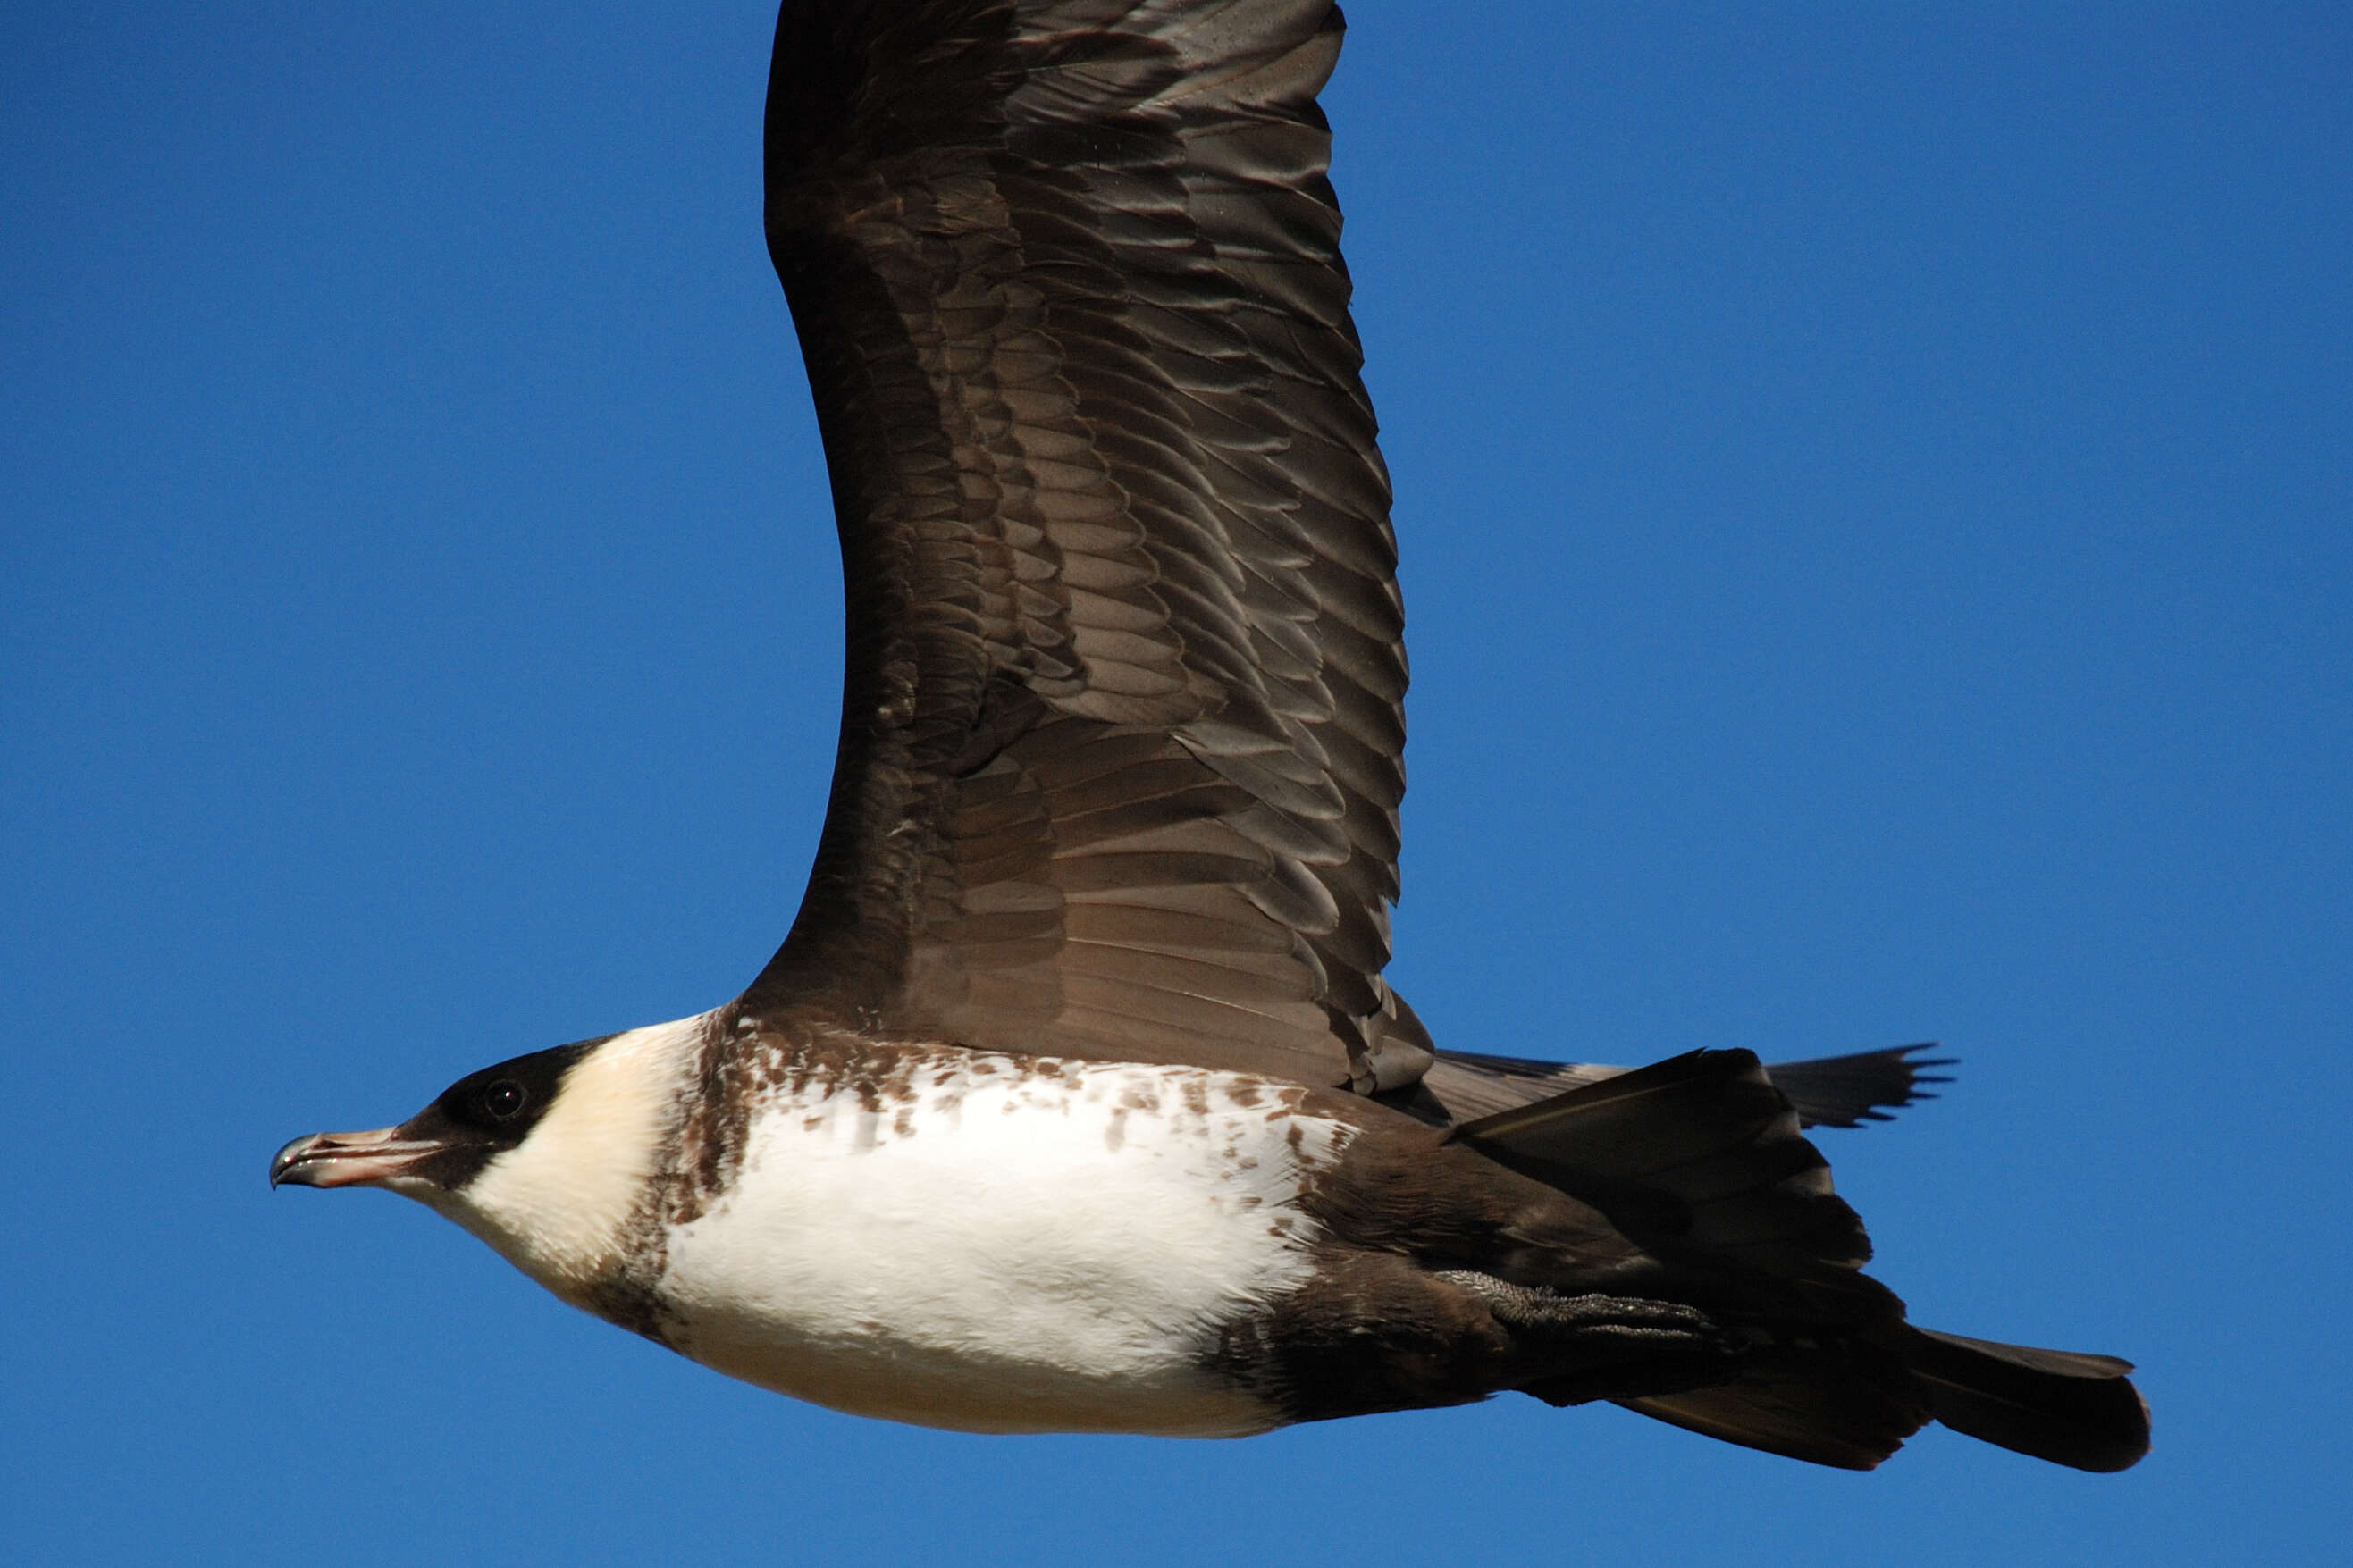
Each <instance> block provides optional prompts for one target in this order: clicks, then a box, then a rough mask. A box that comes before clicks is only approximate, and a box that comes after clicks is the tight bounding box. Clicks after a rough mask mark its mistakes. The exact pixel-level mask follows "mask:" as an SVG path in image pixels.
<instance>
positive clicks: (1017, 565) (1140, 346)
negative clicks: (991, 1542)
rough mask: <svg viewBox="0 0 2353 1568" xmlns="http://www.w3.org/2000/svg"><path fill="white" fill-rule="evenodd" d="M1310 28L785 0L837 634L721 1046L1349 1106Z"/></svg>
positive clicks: (1404, 1053) (1322, 258)
mask: <svg viewBox="0 0 2353 1568" xmlns="http://www.w3.org/2000/svg"><path fill="white" fill-rule="evenodd" d="M1340 31H1341V21H1340V16H1339V14H1338V12H1337V11H1336V10H1335V9H1333V8H1332V6H1331V5H1329V4H1327V3H1325V0H1227V3H1223V4H1220V3H1219V0H1206V3H1205V0H1182V3H1181V4H1168V3H1166V0H1150V3H1137V0H1060V3H1043V0H1037V3H1032V0H1024V3H1021V4H1010V3H1006V0H897V3H889V0H870V3H859V0H835V3H830V4H816V3H807V0H789V3H787V4H786V5H785V7H784V11H783V15H782V16H781V18H780V19H779V21H778V25H777V33H776V59H775V65H774V68H773V74H772V76H771V79H770V83H769V91H768V120H767V182H768V185H767V229H768V245H769V250H770V253H771V255H772V256H773V257H774V258H775V260H776V271H777V273H778V275H779V276H780V277H781V278H782V279H783V280H784V286H785V293H786V299H787V300H789V301H790V303H791V306H792V312H793V320H794V322H795V324H796V326H797V329H798V331H799V334H800V342H801V350H802V353H803V356H804V358H805V360H806V361H807V369H808V376H809V384H810V387H811V390H812V391H813V392H814V394H815V395H816V399H817V408H818V423H819V426H820V428H821V430H822V431H823V434H824V438H825V450H826V460H827V463H828V468H829V469H830V471H831V475H832V482H833V493H834V507H835V510H836V513H837V515H838V520H839V526H840V531H841V547H842V557H843V563H844V571H845V575H846V579H847V591H848V598H849V661H848V673H847V676H846V679H845V687H846V690H845V694H844V698H843V712H842V726H841V750H840V756H839V762H838V763H837V766H836V771H835V773H834V782H833V795H832V800H831V804H830V806H829V809H828V815H827V819H826V826H825V833H824V837H823V839H822V841H821V843H820V845H819V847H818V857H817V864H816V868H815V870H814V871H813V872H812V874H811V877H810V880H809V888H808V893H807V899H806V900H805V902H804V903H803V905H802V908H801V911H800V915H799V918H798V919H797V921H796V922H795V923H794V926H793V931H792V934H791V935H790V937H789V938H788V939H787V940H786V942H785V945H784V947H783V949H782V951H780V952H778V953H777V954H776V958H775V959H774V960H772V961H771V962H770V963H769V964H768V967H767V968H766V969H765V971H764V972H762V973H761V975H760V977H759V978H758V979H757V980H756V981H755V982H754V984H753V986H752V988H751V989H750V990H749V991H748V992H746V993H745V996H744V1003H743V1005H744V1007H745V1008H746V1010H748V1011H749V1012H751V1013H753V1014H754V1015H755V1016H769V1017H775V1016H781V1015H783V1014H785V1013H786V1012H789V1011H797V1012H799V1013H801V1014H804V1015H814V1016H818V1017H823V1018H828V1019H830V1020H831V1021H834V1022H837V1023H839V1024H840V1025H842V1026H847V1027H850V1028H853V1029H857V1030H860V1031H867V1032H873V1033H879V1034H884V1035H890V1036H894V1037H926V1038H933V1039H944V1040H950V1041H955V1042H960V1043H963V1044H966V1045H973V1046H986V1047H1000V1048H1005V1049H1011V1050H1019V1051H1031V1052H1050V1053H1056V1054H1065V1055H1077V1056H1090V1057H1098V1058H1119V1059H1131V1060H1140V1061H1176V1062H1191V1063H1198V1064H1202V1065H1208V1066H1217V1067H1228V1068H1246V1069H1250V1070H1255V1071H1261V1072H1268V1073H1274V1074H1279V1075H1282V1076H1285V1077H1290V1078H1293V1079H1303V1080H1306V1081H1310V1082H1316V1083H1328V1084H1337V1083H1353V1084H1355V1085H1356V1087H1357V1088H1358V1089H1373V1088H1375V1087H1376V1086H1378V1087H1384V1088H1386V1087H1389V1086H1391V1085H1395V1084H1398V1083H1403V1082H1410V1081H1411V1080H1412V1079H1413V1078H1414V1077H1415V1076H1417V1075H1418V1074H1419V1072H1420V1071H1421V1069H1422V1068H1423V1067H1424V1066H1425V1065H1426V1064H1427V1062H1428V1061H1429V1059H1430V1058H1429V1053H1428V1050H1427V1049H1426V1037H1424V1035H1423V1034H1422V1031H1421V1029H1420V1026H1419V1024H1418V1023H1416V1022H1415V1021H1414V1020H1413V1017H1412V1015H1411V1014H1410V1012H1409V1011H1407V1010H1406V1009H1404V1008H1403V1006H1402V1005H1401V1004H1399V1003H1398V1001H1397V1000H1396V998H1395V997H1394V996H1392V995H1391V994H1389V993H1388V990H1387V989H1386V987H1385V986H1384V985H1383V984H1382V982H1381V980H1380V978H1379V974H1380V970H1381V967H1382V965H1383V964H1384V963H1386V962H1387V961H1388V904H1389V901H1390V900H1393V899H1394V898H1395V897H1396V895H1397V847H1398V838H1397V808H1398V798H1399V796H1400V795H1402V794H1403V791H1404V774H1403V772H1402V769H1401V766H1400V763H1399V754H1400V752H1401V751H1402V749H1403V745H1404V726H1403V719H1402V712H1401V709H1400V706H1399V704H1400V701H1401V700H1402V699H1403V697H1404V694H1405V685H1406V668H1405V655H1404V651H1403V644H1402V640H1401V639H1402V616H1401V612H1400V610H1399V607H1398V593H1397V587H1396V583H1395V580H1394V566H1395V559H1396V552H1395V542H1394V540H1393V537H1392V535H1391V533H1390V531H1389V526H1388V500H1389V496H1388V479H1387V475H1386V472H1385V470H1384V469H1383V468H1382V465H1381V460H1380V457H1379V455H1378V453H1377V450H1376V448H1375V446H1374V426H1373V416H1372V410H1371V407H1370V406H1369V405H1368V404H1367V402H1366V397H1365V393H1364V389H1363V387H1362V385H1361V384H1359V382H1358V380H1357V368H1358V365H1359V363H1360V360H1361V356H1360V354H1359V352H1358V349H1357V343H1356V332H1355V330H1354V328H1353V327H1352V325H1351V324H1350V322H1349V320H1348V312H1347V302H1348V279H1347V274H1346V272H1345V269H1344V268H1343V267H1342V265H1341V261H1340V255H1339V250H1338V239H1339V232H1340V215H1339V210H1338V208H1337V206H1336V205H1335V202H1334V198H1333V195H1332V188H1331V185H1330V184H1329V183H1328V182H1327V181H1326V180H1325V178H1324V169H1325V164H1326V161H1327V157H1328V153H1329V145H1330V134H1329V131H1328V129H1327V127H1326V125H1325V123H1324V117H1323V114H1322V112H1321V111H1320V110H1318V109H1317V108H1316V106H1315V94H1316V91H1317V89H1319V88H1320V87H1321V86H1322V85H1323V82H1324V79H1325V78H1326V76H1328V75H1329V74H1330V71H1331V68H1332V65H1333V61H1334V59H1335V58H1336V56H1337V54H1338V50H1339V44H1340Z"/></svg>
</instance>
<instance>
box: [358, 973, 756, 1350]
mask: <svg viewBox="0 0 2353 1568" xmlns="http://www.w3.org/2000/svg"><path fill="white" fill-rule="evenodd" d="M709 1016H710V1015H708V1014H698V1015H696V1016H694V1017H691V1018H681V1019H679V1020H677V1021H676V1022H675V1023H670V1024H654V1025H650V1026H648V1027H645V1028H642V1029H631V1030H629V1031H628V1033H626V1034H620V1035H616V1036H614V1037H612V1038H611V1039H609V1040H607V1041H606V1042H605V1043H604V1044H603V1045H601V1046H598V1047H596V1048H595V1049H594V1050H591V1051H590V1052H588V1053H587V1054H586V1056H584V1057H582V1058H580V1060H579V1061H578V1062H577V1063H576V1064H575V1066H574V1067H573V1068H572V1070H571V1071H570V1072H568V1073H566V1074H565V1078H564V1085H563V1088H562V1089H561V1091H560V1092H558V1093H557V1095H556V1097H555V1100H554V1103H553V1104H551V1105H550V1106H549V1107H548V1109H547V1113H546V1114H545V1115H544V1116H543V1117H541V1118H540V1120H539V1121H538V1123H537V1124H536V1125H535V1126H533V1128H532V1130H531V1136H530V1137H528V1138H526V1139H524V1140H523V1142H522V1144H521V1145H520V1146H518V1147H516V1148H513V1149H509V1150H507V1151H506V1152H503V1153H501V1154H498V1155H495V1156H493V1157H492V1158H491V1162H490V1163H488V1164H487V1165H485V1166H483V1167H482V1170H481V1173H480V1174H479V1175H477V1176H476V1177H475V1178H474V1179H473V1180H472V1181H471V1182H469V1183H468V1184H466V1185H465V1186H464V1187H463V1188H462V1189H460V1190H459V1191H458V1192H456V1193H443V1192H441V1191H440V1190H439V1189H438V1188H432V1187H427V1185H426V1184H422V1183H417V1184H413V1185H414V1186H415V1187H416V1189H417V1190H415V1191H413V1192H409V1195H411V1196H414V1197H417V1198H419V1199H422V1200H423V1201H425V1202H427V1203H429V1204H431V1205H433V1206H434V1207H435V1208H437V1209H438V1210H439V1211H440V1212H441V1213H443V1214H444V1215H448V1217H449V1218H451V1219H453V1220H455V1221H457V1222H458V1223H459V1225H462V1226H465V1227H466V1228H467V1229H468V1230H470V1231H472V1232H473V1233H474V1234H475V1235H476V1236H478V1237H481V1238H482V1239H483V1240H484V1241H487V1242H489V1243H490V1244H491V1247H495V1248H496V1249H497V1250H498V1252H499V1254H500V1255H501V1257H503V1258H506V1260H507V1261H508V1262H510V1263H512V1264H513V1265H514V1266H515V1267H516V1268H520V1269H522V1271H523V1272H524V1273H525V1274H528V1275H530V1276H531V1277H532V1278H533V1279H535V1280H537V1281H538V1282H539V1283H540V1284H542V1285H544V1286H546V1287H547V1289H550V1290H553V1291H554V1292H555V1294H556V1295H558V1296H560V1297H562V1298H563V1299H564V1300H566V1301H569V1302H571V1303H572V1304H573V1305H574V1306H575V1307H586V1306H587V1305H588V1303H587V1302H586V1300H584V1299H583V1297H582V1294H581V1291H582V1288H583V1287H584V1286H586V1285H587V1284H589V1283H590V1282H592V1281H595V1280H596V1279H599V1278H601V1277H603V1276H604V1274H605V1273H606V1272H607V1269H609V1268H612V1267H613V1266H614V1265H615V1264H617V1262H618V1261H619V1260H620V1257H621V1254H622V1251H623V1250H624V1248H625V1247H627V1246H628V1242H629V1222H630V1221H631V1219H632V1218H634V1217H635V1215H637V1213H638V1209H639V1207H640V1205H642V1204H643V1203H644V1202H645V1198H646V1188H647V1184H649V1183H650V1182H651V1181H652V1180H653V1179H654V1177H655V1175H656V1174H657V1171H658V1167H659V1160H660V1157H661V1152H662V1149H663V1147H664V1145H665V1144H666V1143H667V1142H669V1141H670V1134H671V1131H672V1129H673V1127H674V1125H675V1123H676V1121H677V1120H678V1116H679V1103H680V1094H681V1089H682V1088H683V1086H684V1084H685V1083H686V1082H687V1080H688V1079H689V1078H690V1077H691V1073H692V1069H693V1064H694V1060H695V1056H696V1053H697V1050H698V1049H699V1047H701V1045H702V1037H703V1030H704V1027H705V1025H706V1020H707V1019H708V1018H709ZM396 1190H400V1191H404V1192H408V1191H409V1189H408V1188H407V1187H406V1186H397V1185H396Z"/></svg>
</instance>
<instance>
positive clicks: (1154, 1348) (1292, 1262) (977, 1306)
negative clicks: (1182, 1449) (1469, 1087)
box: [661, 1053, 1352, 1436]
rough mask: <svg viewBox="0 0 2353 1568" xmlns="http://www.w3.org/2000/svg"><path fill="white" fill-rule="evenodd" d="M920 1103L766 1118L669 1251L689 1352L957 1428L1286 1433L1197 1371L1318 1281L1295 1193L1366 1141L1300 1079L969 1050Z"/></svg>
mask: <svg viewBox="0 0 2353 1568" xmlns="http://www.w3.org/2000/svg"><path fill="white" fill-rule="evenodd" d="M911 1087H912V1091H913V1098H912V1099H910V1100H906V1101H905V1102H903V1103H900V1104H885V1105H883V1106H882V1107H881V1109H880V1110H867V1109H866V1108H865V1105H864V1104H863V1103H862V1101H861V1100H860V1098H859V1097H858V1096H857V1095H856V1094H855V1093H850V1092H839V1091H836V1092H828V1091H826V1090H824V1089H822V1088H812V1089H810V1090H809V1091H808V1094H807V1098H805V1099H802V1100H787V1099H785V1098H783V1097H782V1096H779V1097H778V1098H777V1099H776V1100H774V1101H772V1102H770V1103H769V1104H767V1105H765V1106H764V1107H762V1108H761V1109H760V1110H759V1111H758V1112H757V1114H756V1116H755V1119H754V1125H753V1128H752V1131H751V1134H750V1137H749V1139H748V1141H747V1144H746V1148H745V1153H744V1163H743V1166H742V1168H741V1170H740V1171H739V1172H738V1173H736V1175H735V1178H734V1180H733V1183H732V1184H730V1186H729V1187H728V1188H727V1190H726V1191H725V1192H724V1194H723V1195H722V1196H721V1197H720V1199H719V1200H718V1201H717V1203H716V1204H715V1205H713V1206H712V1208H711V1209H710V1210H709V1211H708V1212H706V1213H705V1214H703V1215H702V1216H701V1217H699V1218H697V1219H695V1220H694V1221H692V1222H691V1223H690V1224H687V1225H684V1226H680V1227H678V1228H677V1229H675V1230H674V1231H672V1232H671V1234H670V1237H669V1270H668V1273H667V1274H666V1275H665V1277H664V1278H663V1280H662V1284H661V1295H662V1297H663V1300H664V1302H665V1305H666V1306H667V1307H668V1308H669V1309H670V1310H671V1311H672V1312H674V1313H675V1314H676V1318H675V1320H674V1321H675V1323H676V1325H677V1327H676V1330H675V1331H674V1338H676V1340H677V1341H678V1348H679V1349H681V1350H682V1351H684V1352H686V1353H687V1354H689V1355H691V1356H693V1357H694V1358H695V1359H696V1360H698V1361H701V1362H702V1363H705V1364H706V1365H709V1366H712V1367H714V1368H716V1369H717V1370H719V1371H721V1372H724V1373H729V1374H730V1375H732V1376H735V1377H740V1378H743V1379H744V1380H745V1381H746V1382H749V1383H754V1384H760V1385H761V1386H763V1387H766V1388H772V1389H776V1390H777V1391H778V1392H780V1393H784V1394H792V1395H794V1396H796V1397H797V1398H802V1399H807V1400H810V1401H813V1402H815V1403H817V1404H819V1405H830V1406H832V1407H833V1408H835V1409H838V1410H848V1411H853V1412H856V1413H859V1414H861V1415H875V1416H882V1417H887V1418H889V1419H892V1420H897V1421H909V1422H914V1423H918V1424H921V1425H924V1426H947V1427H955V1428H960V1429H964V1430H967V1431H982V1432H1039V1431H1060V1432H1089V1431H1097V1432H1102V1431H1116V1432H1148V1433H1159V1434H1164V1435H1168V1436H1240V1435H1242V1434H1245V1433H1249V1432H1255V1431H1262V1430H1264V1429H1265V1428H1267V1427H1269V1426H1275V1425H1278V1424H1279V1423H1280V1421H1281V1419H1282V1417H1281V1415H1279V1414H1278V1413H1277V1412H1276V1411H1274V1410H1273V1409H1272V1408H1271V1407H1270V1406H1268V1405H1266V1404H1265V1403H1263V1402H1262V1401H1261V1400H1260V1399H1258V1398H1256V1397H1254V1396H1252V1395H1251V1394H1249V1393H1248V1392H1246V1391H1244V1390H1242V1389H1241V1388H1240V1387H1238V1386H1236V1385H1235V1384H1232V1383H1231V1382H1230V1381H1229V1380H1227V1379H1224V1378H1220V1377H1219V1376H1216V1375H1214V1374H1212V1373H1209V1372H1208V1371H1207V1370H1205V1368H1204V1367H1203V1365H1202V1358H1203V1356H1204V1355H1205V1353H1207V1352H1209V1351H1210V1350H1212V1349H1213V1348H1214V1347H1215V1345H1216V1342H1217V1330H1218V1328H1219V1325H1220V1324H1222V1323H1224V1322H1227V1321H1231V1320H1232V1319H1233V1318H1234V1317H1235V1316H1237V1315H1238V1314H1240V1313H1241V1312H1243V1311H1245V1310H1249V1309H1250V1308H1251V1307H1253V1306H1255V1305H1260V1304H1263V1303H1265V1302H1267V1301H1269V1300H1272V1299H1273V1298H1275V1297H1278V1296H1280V1295H1281V1294H1282V1293H1283V1292H1285V1291H1286V1290H1288V1289H1292V1288H1293V1287H1294V1286H1296V1285H1298V1284H1300V1283H1301V1282H1302V1281H1303V1280H1304V1279H1306V1278H1307V1276H1308V1275H1309V1273H1310V1272H1312V1268H1313V1265H1312V1262H1311V1260H1310V1258H1308V1256H1307V1252H1306V1248H1307V1247H1309V1246H1310V1245H1312V1244H1313V1242H1314V1240H1315V1239H1316V1231H1315V1226H1314V1223H1313V1222H1312V1221H1311V1220H1310V1219H1309V1218H1308V1217H1307V1216H1306V1215H1304V1214H1303V1213H1302V1212H1301V1211H1300V1209H1299V1207H1298V1198H1299V1193H1300V1187H1301V1184H1302V1180H1303V1177H1304V1176H1305V1175H1307V1174H1308V1173H1309V1172H1310V1171H1312V1170H1313V1169H1314V1168H1317V1167H1320V1166H1323V1165H1325V1164H1328V1163H1330V1162H1331V1161H1332V1160H1334V1159H1335V1158H1336V1157H1337V1156H1338V1154H1339V1152H1340V1151H1341V1149H1342V1148H1343V1147H1344V1146H1345V1143H1346V1142H1347V1140H1348V1138H1349V1137H1350V1135H1351V1131H1352V1130H1351V1129H1349V1128H1348V1127H1346V1126H1345V1124H1343V1123H1340V1122H1336V1121H1331V1120H1328V1119H1326V1118H1321V1117H1314V1116H1306V1115H1300V1114H1296V1113H1294V1112H1293V1110H1290V1109H1289V1107H1288V1103H1286V1102H1293V1101H1295V1100H1296V1098H1297V1093H1298V1091H1297V1090H1296V1089H1294V1088H1292V1087H1291V1086H1287V1085H1279V1084H1275V1083H1271V1082H1270V1081H1268V1080H1264V1079H1253V1078H1247V1077H1244V1076H1242V1075H1240V1074H1234V1073H1218V1072H1208V1071H1204V1070H1202V1069H1198V1068H1178V1067H1147V1066H1136V1065H1128V1064H1102V1063H1056V1062H1050V1061H1041V1060H1039V1059H1035V1058H1012V1057H1001V1056H990V1055H986V1054H981V1053H956V1054H955V1055H953V1056H945V1057H943V1058H940V1062H939V1065H938V1066H937V1067H936V1068H932V1069H930V1070H927V1071H926V1072H924V1073H923V1074H922V1075H920V1076H919V1077H918V1079H917V1080H916V1082H915V1083H914V1084H913V1086H911ZM1252 1101H1254V1103H1250V1102H1252ZM1188 1107H1189V1108H1188Z"/></svg>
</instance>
